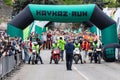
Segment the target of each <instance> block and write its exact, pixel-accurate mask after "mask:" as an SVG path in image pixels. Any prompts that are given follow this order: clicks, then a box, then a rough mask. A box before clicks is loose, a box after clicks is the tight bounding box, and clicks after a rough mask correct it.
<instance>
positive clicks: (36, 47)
mask: <svg viewBox="0 0 120 80" xmlns="http://www.w3.org/2000/svg"><path fill="white" fill-rule="evenodd" d="M32 50H36V52H37V54H38V53H39V45H36V46H35V45H32Z"/></svg>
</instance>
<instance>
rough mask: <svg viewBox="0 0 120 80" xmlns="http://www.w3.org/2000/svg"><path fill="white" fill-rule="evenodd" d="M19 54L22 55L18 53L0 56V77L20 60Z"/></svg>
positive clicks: (12, 68)
mask: <svg viewBox="0 0 120 80" xmlns="http://www.w3.org/2000/svg"><path fill="white" fill-rule="evenodd" d="M21 56H22V55H21V54H20V53H18V54H15V55H11V56H5V57H1V58H0V79H2V78H3V77H4V76H6V75H7V74H8V73H10V72H11V71H12V70H14V69H15V68H16V67H17V66H18V65H19V64H20V63H21V62H22V58H21Z"/></svg>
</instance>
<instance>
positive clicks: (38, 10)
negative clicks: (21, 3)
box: [7, 4, 118, 58]
mask: <svg viewBox="0 0 120 80" xmlns="http://www.w3.org/2000/svg"><path fill="white" fill-rule="evenodd" d="M34 20H40V21H52V22H85V21H86V22H87V21H90V22H91V23H92V24H94V25H95V26H97V27H98V28H99V29H101V30H102V42H103V44H104V45H107V44H110V43H118V39H117V26H116V22H115V21H114V20H112V19H111V18H109V17H108V16H107V15H106V14H105V13H104V12H103V11H102V10H101V9H100V8H99V7H98V6H97V5H95V4H88V5H35V4H29V5H28V6H26V7H25V8H24V9H23V10H22V11H21V12H20V13H19V14H18V15H17V16H15V17H14V19H13V20H12V21H10V22H9V23H8V27H7V29H8V30H7V32H8V34H9V35H10V36H15V35H16V36H22V35H23V33H21V30H23V29H25V28H26V27H27V26H28V25H29V24H31V23H32V22H33V21H34ZM11 33H12V34H11ZM108 58H113V56H112V57H108Z"/></svg>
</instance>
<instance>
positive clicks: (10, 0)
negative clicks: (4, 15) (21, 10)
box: [4, 0, 12, 6]
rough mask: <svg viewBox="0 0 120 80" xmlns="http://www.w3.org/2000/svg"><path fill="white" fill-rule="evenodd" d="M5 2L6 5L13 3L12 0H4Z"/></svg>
mask: <svg viewBox="0 0 120 80" xmlns="http://www.w3.org/2000/svg"><path fill="white" fill-rule="evenodd" d="M4 2H5V4H6V5H9V6H10V5H12V0H4Z"/></svg>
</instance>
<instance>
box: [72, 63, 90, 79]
mask: <svg viewBox="0 0 120 80" xmlns="http://www.w3.org/2000/svg"><path fill="white" fill-rule="evenodd" d="M73 68H74V69H75V71H77V73H78V74H79V75H81V76H82V77H83V78H85V80H90V79H88V77H87V76H85V75H84V74H83V73H81V72H80V71H79V70H78V69H77V68H76V67H75V66H74V65H73Z"/></svg>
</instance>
